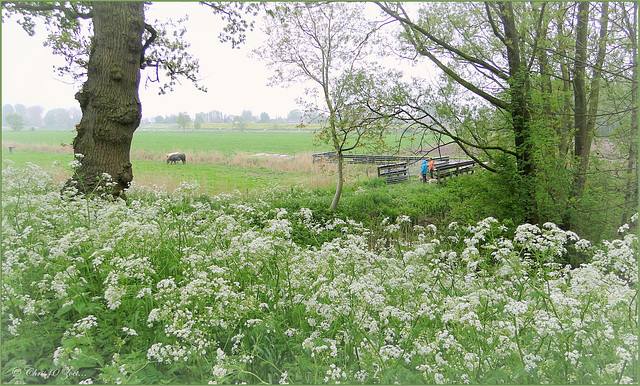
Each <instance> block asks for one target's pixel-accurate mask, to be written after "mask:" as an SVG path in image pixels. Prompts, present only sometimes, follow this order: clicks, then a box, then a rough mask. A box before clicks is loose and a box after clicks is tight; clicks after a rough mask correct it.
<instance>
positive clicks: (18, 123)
mask: <svg viewBox="0 0 640 386" xmlns="http://www.w3.org/2000/svg"><path fill="white" fill-rule="evenodd" d="M4 118H5V119H6V120H7V123H8V124H9V126H11V129H13V131H20V130H22V129H23V128H24V122H23V121H22V116H21V115H18V114H9V115H7V116H5V117H4Z"/></svg>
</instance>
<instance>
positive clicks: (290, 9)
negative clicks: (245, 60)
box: [254, 3, 379, 210]
mask: <svg viewBox="0 0 640 386" xmlns="http://www.w3.org/2000/svg"><path fill="white" fill-rule="evenodd" d="M269 14H270V17H268V18H267V19H266V24H265V32H266V33H267V35H268V37H267V40H266V42H265V44H264V46H263V47H260V48H259V49H257V50H255V51H254V53H255V54H256V56H257V57H259V58H260V59H262V60H264V61H265V62H266V63H267V64H268V65H269V66H270V67H271V68H273V69H274V70H275V75H273V77H272V78H271V84H285V85H286V84H291V83H293V82H297V81H310V82H311V83H312V84H313V85H314V87H312V88H310V89H308V90H307V95H308V96H310V97H311V98H313V100H314V102H311V103H309V102H307V103H306V104H307V109H308V110H311V111H313V112H316V113H322V115H324V116H326V117H327V119H326V120H325V121H324V122H323V125H322V128H321V129H320V131H319V133H318V136H319V137H320V138H321V139H322V140H324V141H325V142H326V143H328V144H330V145H331V147H332V148H333V150H334V151H335V153H336V156H337V164H338V165H337V177H338V180H337V186H336V192H335V195H334V198H333V201H332V202H331V206H330V210H334V209H336V207H337V206H338V202H339V200H340V196H341V194H342V187H343V184H344V173H343V153H344V152H346V151H349V150H352V149H354V148H356V147H358V146H361V145H362V144H363V139H364V137H366V136H368V135H369V134H371V133H372V132H373V127H372V126H371V125H370V122H368V121H367V119H366V118H365V117H364V116H362V115H360V113H363V112H364V111H363V110H360V109H359V108H358V107H356V106H354V105H352V104H350V103H348V100H349V96H350V95H351V94H352V93H353V91H354V90H353V86H354V84H356V83H354V81H355V80H356V79H358V78H359V77H362V74H363V73H364V72H363V71H364V69H365V68H366V66H367V63H366V62H365V61H364V60H365V58H367V56H368V55H369V54H370V51H371V46H372V44H373V43H374V37H375V35H376V31H377V29H378V25H377V23H375V22H369V21H367V20H366V19H365V18H364V15H363V5H362V4H357V3H281V4H279V5H277V6H276V7H274V9H272V10H271V11H270V12H269ZM316 101H317V102H316ZM373 137H375V135H374V136H373ZM378 137H379V136H378Z"/></svg>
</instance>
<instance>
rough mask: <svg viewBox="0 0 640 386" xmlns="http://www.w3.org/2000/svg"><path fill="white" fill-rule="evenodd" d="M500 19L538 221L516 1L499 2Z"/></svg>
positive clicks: (518, 140) (515, 120)
mask: <svg viewBox="0 0 640 386" xmlns="http://www.w3.org/2000/svg"><path fill="white" fill-rule="evenodd" d="M498 7H499V9H500V18H501V19H502V23H503V25H504V37H505V43H506V47H507V61H508V63H509V80H508V82H509V96H510V101H509V113H510V114H511V124H512V127H513V132H514V135H515V147H516V159H517V162H518V171H519V172H520V173H522V174H523V175H524V176H525V177H526V178H525V180H526V181H527V186H524V187H523V189H525V196H526V198H527V201H529V202H528V203H527V204H529V205H531V206H532V211H531V212H530V214H529V215H528V216H529V218H528V219H527V220H528V221H530V222H533V223H537V222H538V215H537V208H536V207H535V204H536V200H535V198H534V192H533V184H532V183H530V181H531V179H532V178H533V176H534V173H535V165H534V164H533V146H534V143H533V141H532V139H531V129H530V127H529V125H530V124H531V112H530V111H529V98H530V95H529V88H530V77H529V72H528V71H529V70H528V68H527V67H526V66H524V65H522V61H521V52H520V45H519V44H518V42H519V41H520V39H521V37H520V35H519V33H518V30H517V28H516V21H515V16H514V13H513V4H512V3H510V2H500V3H498Z"/></svg>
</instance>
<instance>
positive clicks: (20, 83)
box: [2, 2, 303, 118]
mask: <svg viewBox="0 0 640 386" xmlns="http://www.w3.org/2000/svg"><path fill="white" fill-rule="evenodd" d="M185 14H188V15H189V21H188V22H187V24H186V26H187V33H186V40H187V41H188V42H190V43H191V48H190V51H191V52H192V54H193V55H194V56H196V57H197V58H199V59H200V76H201V77H202V78H203V80H202V81H201V82H200V83H201V84H202V85H204V86H205V87H206V88H207V89H208V92H207V93H203V92H201V91H198V90H196V88H195V87H194V86H193V85H192V84H191V82H189V81H183V82H182V83H183V85H182V86H178V87H177V88H176V89H175V91H174V92H172V93H169V94H167V95H162V96H159V95H158V91H157V90H158V89H157V84H152V85H151V86H149V88H148V89H146V90H145V88H144V85H143V83H142V82H141V87H140V99H141V102H142V114H143V117H145V118H147V117H155V116H156V115H163V116H164V115H170V114H171V113H175V114H178V113H179V112H182V111H186V112H188V113H189V114H190V115H191V117H194V115H195V113H198V112H208V111H211V110H219V111H222V112H223V113H225V114H229V115H232V114H233V115H240V113H241V112H242V111H243V110H251V112H252V113H253V115H259V114H260V113H262V112H267V113H268V114H269V116H270V117H271V118H275V117H276V116H283V117H286V115H287V114H288V113H289V111H291V110H292V109H296V108H299V106H298V105H296V103H295V99H296V98H297V97H299V96H300V95H301V93H302V91H303V88H302V87H296V88H289V89H283V88H281V87H277V86H276V87H269V86H267V85H266V84H267V79H268V77H269V75H270V71H269V70H268V69H267V68H266V66H265V65H264V64H263V63H261V62H259V61H257V60H256V59H250V58H248V54H249V52H250V50H251V49H252V48H254V47H257V46H259V45H260V44H261V42H262V33H261V32H260V31H259V28H256V29H255V30H254V31H253V33H250V34H249V36H248V39H247V43H246V44H244V45H242V46H241V47H240V49H231V44H230V43H225V44H222V43H220V42H219V41H218V34H219V33H220V32H221V31H222V28H223V27H224V23H223V22H222V21H221V18H220V16H217V15H213V13H212V12H211V11H210V10H208V9H207V7H204V6H202V5H199V4H198V3H185V2H180V3H154V4H153V5H152V6H151V7H150V9H149V11H148V12H147V14H146V15H145V17H146V20H147V21H148V22H152V21H154V20H155V19H160V20H162V19H163V18H164V17H165V16H169V17H171V18H172V19H174V20H177V19H179V18H181V17H182V16H184V15H185ZM45 38H46V30H45V29H44V28H42V29H40V30H39V33H36V35H35V36H33V37H29V36H28V35H27V34H26V32H24V31H23V30H22V28H21V27H20V26H18V25H17V23H16V22H15V20H14V19H9V20H7V19H5V22H4V23H3V24H2V105H4V104H11V105H15V104H18V103H20V104H23V105H25V106H27V107H28V106H33V105H41V106H43V107H44V108H45V111H47V110H51V109H54V108H58V107H62V108H70V107H79V105H78V102H77V101H76V100H75V99H74V97H73V96H74V94H75V93H76V92H77V91H78V90H79V89H80V88H81V84H76V85H73V84H65V83H63V82H62V81H61V79H60V78H59V77H58V76H57V75H56V73H55V72H54V71H53V65H54V63H62V60H61V58H59V57H56V56H54V55H53V54H51V50H50V48H48V47H43V45H42V43H43V41H44V39H45ZM142 77H143V79H144V74H143V76H142Z"/></svg>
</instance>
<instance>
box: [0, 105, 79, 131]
mask: <svg viewBox="0 0 640 386" xmlns="http://www.w3.org/2000/svg"><path fill="white" fill-rule="evenodd" d="M81 118H82V111H80V108H78V107H72V108H68V109H63V108H56V109H52V110H48V111H47V112H46V113H45V109H44V107H42V106H28V107H27V106H25V105H22V104H16V105H10V104H5V105H3V106H2V126H11V128H12V129H14V130H22V129H24V128H32V127H39V128H47V129H68V128H70V127H74V125H76V124H77V123H80V119H81Z"/></svg>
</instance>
